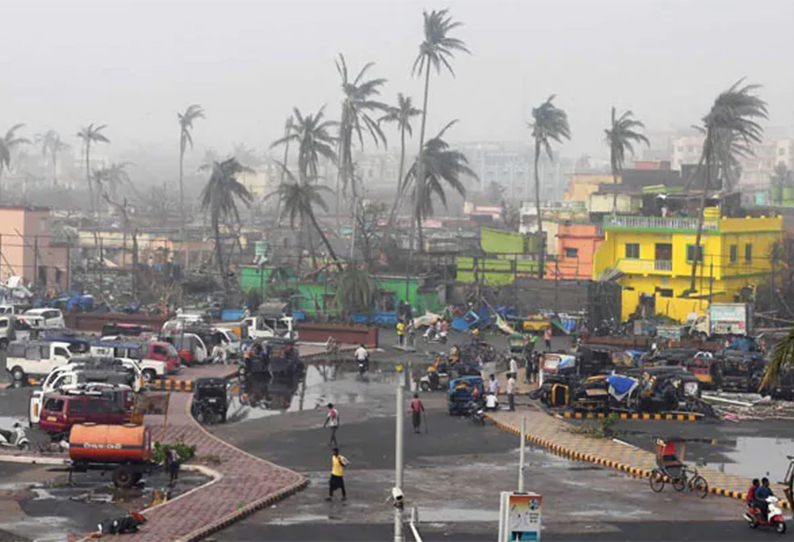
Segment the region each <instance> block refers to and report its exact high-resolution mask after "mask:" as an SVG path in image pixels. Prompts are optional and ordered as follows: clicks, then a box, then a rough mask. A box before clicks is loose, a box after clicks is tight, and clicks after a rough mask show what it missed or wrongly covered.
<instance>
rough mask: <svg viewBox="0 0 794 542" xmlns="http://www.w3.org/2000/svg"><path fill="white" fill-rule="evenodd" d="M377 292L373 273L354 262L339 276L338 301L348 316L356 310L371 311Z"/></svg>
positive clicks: (337, 286)
mask: <svg viewBox="0 0 794 542" xmlns="http://www.w3.org/2000/svg"><path fill="white" fill-rule="evenodd" d="M376 292H377V286H376V284H375V280H374V279H373V278H372V275H370V274H369V273H368V272H367V270H366V269H362V268H360V267H358V266H356V265H355V264H353V263H351V264H349V265H348V266H347V267H346V268H345V270H344V271H343V272H342V273H340V275H339V276H338V277H337V285H336V302H337V304H338V306H340V307H342V313H343V314H344V316H345V317H346V318H347V317H349V316H350V315H351V314H355V313H356V312H369V310H370V308H372V301H373V300H374V299H375V293H376Z"/></svg>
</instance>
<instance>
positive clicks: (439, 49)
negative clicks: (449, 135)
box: [404, 9, 471, 244]
mask: <svg viewBox="0 0 794 542" xmlns="http://www.w3.org/2000/svg"><path fill="white" fill-rule="evenodd" d="M423 16H424V33H425V39H424V41H423V42H422V43H421V44H420V45H419V54H418V55H417V56H416V60H414V65H413V68H412V69H411V73H412V74H413V75H417V76H421V75H422V73H424V76H425V93H424V101H423V105H422V126H421V128H420V130H419V155H420V158H419V160H418V161H417V163H418V164H419V167H423V164H424V160H422V159H421V155H422V152H423V151H424V149H425V126H426V124H427V98H428V92H429V90H430V68H431V67H433V68H435V69H436V73H437V74H440V73H441V67H442V66H443V67H445V68H446V69H447V71H449V73H450V74H451V75H452V76H453V77H455V70H453V69H452V64H450V62H451V61H452V59H453V58H454V57H455V52H456V51H462V52H464V53H469V54H471V51H469V49H468V48H467V47H466V44H465V43H464V42H463V41H462V40H460V39H458V38H452V37H450V36H449V33H450V32H451V31H452V30H454V29H456V28H458V27H460V26H463V23H460V22H455V21H453V20H452V17H450V15H449V10H448V9H442V10H438V11H437V10H433V11H431V12H430V13H428V12H427V11H425V12H423ZM417 177H418V178H420V179H421V178H424V175H423V174H422V173H421V172H420V173H419V174H418V175H417ZM406 184H408V183H407V181H406ZM407 189H408V187H407V186H406V187H405V189H404V192H406V193H407ZM411 237H413V235H412V236H411ZM411 244H413V239H411Z"/></svg>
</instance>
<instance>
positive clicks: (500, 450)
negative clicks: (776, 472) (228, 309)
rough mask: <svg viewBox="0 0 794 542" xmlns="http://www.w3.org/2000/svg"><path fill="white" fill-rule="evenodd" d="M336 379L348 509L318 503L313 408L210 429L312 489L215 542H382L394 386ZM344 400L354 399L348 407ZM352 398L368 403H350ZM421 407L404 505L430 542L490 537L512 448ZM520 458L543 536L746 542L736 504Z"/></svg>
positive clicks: (321, 487) (483, 430) (322, 463)
mask: <svg viewBox="0 0 794 542" xmlns="http://www.w3.org/2000/svg"><path fill="white" fill-rule="evenodd" d="M336 378H337V379H336V380H333V379H329V380H328V381H327V382H323V383H322V384H318V385H320V386H322V387H323V390H324V393H326V394H328V396H331V395H333V396H334V397H335V398H336V400H337V401H339V399H342V400H343V402H342V403H341V405H340V406H339V408H340V412H341V417H342V427H341V428H340V430H339V435H338V436H339V442H340V446H341V448H342V453H343V454H344V455H346V456H347V457H348V458H349V459H350V460H351V466H350V468H349V469H348V472H347V475H346V484H347V486H348V492H349V495H350V498H349V500H348V501H347V502H346V503H344V504H343V503H341V502H336V501H335V502H333V503H330V504H329V503H327V502H325V501H324V497H325V495H326V487H327V477H328V468H329V463H330V459H329V449H328V443H327V441H326V439H327V438H328V433H327V431H325V430H323V429H322V428H321V425H322V421H323V419H324V416H325V413H324V410H323V409H322V408H321V407H320V408H317V409H314V408H309V409H308V410H303V411H297V412H288V413H285V414H280V415H279V414H275V413H273V414H272V415H270V416H267V417H261V418H256V419H247V420H245V421H242V422H239V423H233V424H228V425H226V426H223V427H217V428H215V429H214V432H215V433H216V434H217V435H218V436H220V437H221V438H223V439H224V440H227V441H229V442H231V443H233V444H234V445H236V446H239V447H241V448H243V449H244V450H246V451H248V452H250V453H253V454H255V455H257V456H260V457H263V458H265V459H268V460H270V461H273V462H275V463H277V464H280V465H283V466H285V467H288V468H291V469H293V470H296V471H298V472H300V473H301V474H304V475H305V476H306V477H307V478H309V480H310V486H309V487H308V488H307V489H306V490H304V491H302V492H301V493H299V494H297V495H295V496H293V497H291V498H289V499H288V500H286V501H284V502H283V503H280V504H279V505H278V506H277V507H275V508H270V509H267V510H264V511H262V512H258V513H256V514H255V515H253V516H251V517H249V518H247V519H245V520H243V521H242V522H240V523H237V524H235V525H232V526H231V527H229V528H227V529H225V530H224V531H222V532H220V533H218V534H217V535H215V536H214V538H215V539H216V540H226V541H231V540H252V539H274V540H386V539H389V538H390V533H391V528H392V527H391V524H392V518H393V513H392V508H391V506H390V505H389V504H388V503H387V502H386V499H387V497H388V495H389V491H390V488H391V486H392V485H393V457H394V455H393V454H394V452H393V450H394V418H393V412H394V406H393V405H394V392H393V390H394V388H393V384H392V383H391V381H390V380H389V379H388V378H386V377H384V378H381V379H372V380H370V381H369V382H363V383H362V382H356V381H355V379H354V378H353V376H352V375H348V374H345V373H340V374H338V375H336ZM335 390H336V391H335ZM347 396H350V398H351V399H352V400H351V401H347V402H344V398H345V397H347ZM360 397H365V398H366V400H365V402H358V400H359V399H358V398H360ZM424 399H425V402H426V405H427V407H428V416H427V420H428V422H429V433H427V434H424V433H423V434H420V435H414V434H412V433H411V432H410V430H409V428H407V431H406V435H405V442H406V449H405V463H406V473H405V486H404V490H405V493H406V496H407V499H408V501H409V506H417V507H418V508H419V511H420V519H421V520H422V533H423V534H424V535H425V539H426V540H460V541H466V540H493V539H494V533H495V531H496V522H497V521H498V508H499V505H498V501H499V492H500V491H502V490H509V489H513V488H514V487H515V486H516V480H517V469H518V465H517V463H518V446H519V443H518V439H517V438H516V437H514V436H512V435H510V434H507V433H505V432H502V431H500V430H498V429H497V428H496V427H494V426H486V427H479V426H476V425H474V424H472V423H471V422H469V421H468V420H465V419H459V418H450V417H449V416H447V415H446V413H445V411H444V409H443V406H444V400H443V396H442V395H440V394H435V395H434V394H425V395H424ZM312 403H313V404H314V405H318V406H319V405H321V404H322V403H321V402H320V401H313V402H312ZM527 460H528V463H529V466H528V468H527V474H526V480H527V488H528V489H529V490H535V491H539V492H540V493H542V494H543V495H544V518H545V522H546V526H547V530H546V532H545V533H544V538H545V539H548V540H707V539H711V540H732V539H735V540H745V539H746V537H747V535H748V532H747V529H746V527H744V526H743V524H742V523H741V521H739V520H738V519H737V518H739V517H740V512H741V507H740V504H739V503H738V502H736V501H731V500H727V499H717V498H709V499H706V500H705V501H701V500H699V499H696V498H695V497H694V496H691V495H679V494H674V493H673V492H671V491H666V492H664V493H662V494H654V493H652V492H651V491H650V489H649V487H648V485H647V482H645V481H641V480H634V479H631V478H627V477H625V476H623V475H621V474H620V473H617V472H613V471H611V470H605V469H601V468H598V467H595V466H592V465H584V464H578V463H574V462H570V461H566V460H563V459H560V458H558V457H556V456H553V455H550V454H548V453H546V452H545V451H543V450H539V449H530V450H529V452H528V454H527ZM704 519H706V520H708V521H704ZM649 522H652V523H649ZM750 534H751V535H754V533H750Z"/></svg>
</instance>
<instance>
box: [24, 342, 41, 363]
mask: <svg viewBox="0 0 794 542" xmlns="http://www.w3.org/2000/svg"><path fill="white" fill-rule="evenodd" d="M25 359H31V360H38V359H41V349H40V347H39V346H38V345H28V347H27V348H26V349H25Z"/></svg>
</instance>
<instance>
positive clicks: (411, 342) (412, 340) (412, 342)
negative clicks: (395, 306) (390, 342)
mask: <svg viewBox="0 0 794 542" xmlns="http://www.w3.org/2000/svg"><path fill="white" fill-rule="evenodd" d="M407 331H408V337H407V342H406V345H405V346H406V347H407V348H416V328H415V327H414V321H413V320H408V326H407Z"/></svg>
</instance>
